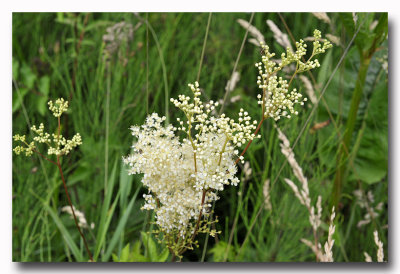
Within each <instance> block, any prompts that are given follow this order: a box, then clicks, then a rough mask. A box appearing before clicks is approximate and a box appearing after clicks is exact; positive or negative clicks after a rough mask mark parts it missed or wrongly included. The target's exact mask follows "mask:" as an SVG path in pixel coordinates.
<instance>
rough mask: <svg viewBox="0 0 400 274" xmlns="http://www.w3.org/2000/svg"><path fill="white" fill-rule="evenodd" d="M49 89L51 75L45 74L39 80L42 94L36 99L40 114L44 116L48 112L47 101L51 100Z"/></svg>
mask: <svg viewBox="0 0 400 274" xmlns="http://www.w3.org/2000/svg"><path fill="white" fill-rule="evenodd" d="M49 91H50V77H49V76H47V75H46V76H43V77H42V78H40V80H39V92H40V93H41V96H40V97H39V98H38V100H37V101H36V103H37V110H38V112H39V113H40V115H42V116H44V115H45V114H46V112H47V102H48V100H49V96H48V95H49Z"/></svg>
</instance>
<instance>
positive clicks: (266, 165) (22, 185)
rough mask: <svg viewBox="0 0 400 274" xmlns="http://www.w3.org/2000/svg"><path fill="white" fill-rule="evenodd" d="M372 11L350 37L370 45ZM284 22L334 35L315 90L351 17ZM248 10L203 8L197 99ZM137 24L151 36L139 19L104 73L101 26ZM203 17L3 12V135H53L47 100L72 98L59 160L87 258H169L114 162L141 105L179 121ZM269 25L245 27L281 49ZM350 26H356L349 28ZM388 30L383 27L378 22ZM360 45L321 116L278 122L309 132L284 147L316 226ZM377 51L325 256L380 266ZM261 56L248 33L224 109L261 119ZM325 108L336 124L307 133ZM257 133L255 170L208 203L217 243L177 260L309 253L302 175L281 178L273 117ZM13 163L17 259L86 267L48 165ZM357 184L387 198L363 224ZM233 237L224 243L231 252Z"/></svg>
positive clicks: (223, 68)
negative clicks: (9, 25) (33, 128)
mask: <svg viewBox="0 0 400 274" xmlns="http://www.w3.org/2000/svg"><path fill="white" fill-rule="evenodd" d="M381 15H382V14H358V24H360V22H361V23H362V24H365V26H362V28H361V31H360V35H359V36H358V37H357V39H358V42H357V43H358V44H368V43H370V42H369V41H370V39H371V37H370V35H368V33H369V26H370V24H371V23H372V22H373V21H374V20H379V18H380V16H381ZM281 16H282V18H283V19H284V21H285V24H287V26H288V28H289V29H290V31H291V33H292V34H293V36H294V37H295V39H296V40H298V39H300V38H303V37H307V36H312V33H313V30H314V29H315V28H318V29H319V30H321V31H322V33H323V35H325V34H327V33H331V34H334V35H336V36H339V37H340V38H341V45H336V46H334V47H333V48H332V49H331V50H329V53H328V54H326V55H324V56H323V57H322V59H319V60H320V63H321V64H322V65H321V68H319V69H316V70H314V71H313V77H314V78H315V79H316V83H317V86H318V87H319V91H322V87H324V86H325V84H326V83H327V81H328V79H329V78H330V76H331V75H332V73H333V71H334V68H335V67H336V65H337V64H338V61H339V59H340V57H341V56H342V54H343V52H344V50H345V47H346V46H347V45H348V44H349V42H350V40H351V38H352V35H353V33H354V31H355V29H356V28H357V25H356V26H355V27H354V23H352V22H351V19H349V18H351V14H336V13H335V14H329V17H330V19H331V21H332V23H331V24H326V23H324V22H322V21H320V20H318V19H317V18H316V17H315V16H313V15H312V14H311V13H286V14H285V13H284V14H281ZM386 16H387V14H386ZM250 17H251V14H250V13H214V14H212V16H211V21H210V22H211V23H210V26H209V33H208V38H207V44H206V47H205V53H204V60H203V64H202V68H201V73H200V81H199V82H200V86H201V87H202V88H203V90H204V96H205V98H204V101H206V100H207V99H213V100H218V99H221V98H223V96H224V94H225V86H226V83H227V81H228V80H229V78H230V76H231V74H232V70H233V67H234V64H235V61H236V59H237V56H238V53H239V50H240V47H241V44H242V41H243V38H244V35H245V33H246V29H244V28H243V27H241V26H240V25H239V24H238V23H237V21H236V20H237V19H239V18H241V19H244V20H247V21H248V20H249V19H250ZM146 18H148V22H149V26H150V30H149V31H147V28H146V24H142V25H140V26H139V25H138V28H137V30H136V31H135V32H134V36H133V39H132V40H131V41H129V42H128V43H124V44H122V45H121V47H120V48H119V50H118V53H116V54H115V55H113V56H112V58H111V61H110V63H109V66H108V67H107V65H106V63H105V61H104V58H103V57H104V49H105V44H104V43H103V40H102V38H103V35H104V34H105V33H106V28H107V27H110V26H112V25H114V24H115V23H118V22H121V21H125V22H127V23H131V24H132V25H133V26H136V25H137V24H139V23H140V22H143V21H144V20H145V19H146ZM208 18H209V14H208V13H150V14H148V15H147V14H145V13H140V14H133V13H90V14H88V13H14V14H13V34H12V35H13V37H12V41H13V44H12V49H13V53H12V54H13V69H12V71H13V108H12V111H13V125H12V127H13V134H16V133H20V134H29V132H28V129H29V126H28V124H36V125H38V124H39V123H40V122H43V123H44V124H45V126H46V128H50V129H51V130H55V129H56V120H55V119H54V118H53V117H51V114H50V112H49V111H48V109H47V101H48V100H50V99H56V98H59V97H64V98H66V99H68V100H69V101H70V110H69V111H68V113H67V115H65V116H63V120H62V131H63V134H64V135H66V136H67V137H72V135H73V134H74V133H76V132H79V133H80V134H81V136H82V139H83V144H82V145H81V146H80V147H79V148H78V149H76V150H75V151H73V153H71V154H70V155H68V157H65V158H64V159H63V163H62V165H63V168H64V172H65V174H66V180H67V185H68V187H69V189H70V192H71V194H72V200H73V203H74V205H75V207H76V208H77V209H79V210H81V211H83V212H84V213H85V215H86V219H87V220H88V223H91V222H93V223H94V224H95V227H94V229H85V230H84V233H85V235H86V238H87V239H88V241H89V247H90V249H91V251H92V252H93V253H94V256H95V258H96V259H97V261H113V260H114V261H157V260H158V261H160V260H161V261H165V260H168V258H167V257H166V253H165V252H164V251H165V250H164V249H163V247H162V246H161V245H159V243H157V242H156V241H155V240H154V238H153V236H148V235H147V234H144V233H141V232H143V231H149V230H150V229H151V228H152V224H151V220H152V219H153V218H154V217H153V216H151V214H149V213H147V212H144V211H141V210H140V207H141V205H142V204H143V199H142V194H143V193H145V189H144V188H143V187H142V186H141V184H140V178H141V177H140V176H128V175H127V173H126V171H125V167H124V166H123V164H122V161H121V159H122V156H124V155H127V154H128V153H129V152H130V146H131V144H132V141H133V140H132V136H131V135H130V130H129V127H130V126H131V125H134V124H142V123H143V122H144V119H145V117H146V115H147V114H148V113H152V112H158V113H159V114H161V115H168V116H169V118H170V121H172V122H173V121H174V120H175V118H177V117H181V115H182V114H181V113H179V111H177V110H176V109H174V107H173V106H172V105H169V97H174V98H176V97H177V96H178V94H189V92H190V91H189V89H188V87H187V83H189V82H194V81H195V80H196V78H197V73H198V69H199V64H200V59H201V52H202V49H203V42H204V36H205V32H206V29H207V21H208ZM267 19H270V20H272V21H273V22H275V23H276V24H277V26H278V27H279V28H280V29H281V30H282V31H283V32H286V30H285V25H284V23H283V21H282V19H281V17H280V15H279V14H276V13H255V15H254V20H253V22H252V24H253V25H254V26H256V27H257V28H258V29H259V30H260V31H261V32H262V33H263V35H264V36H265V40H266V43H267V44H268V45H270V47H271V48H272V51H274V52H276V53H277V55H278V56H279V55H280V53H281V52H282V51H283V50H284V49H283V48H282V47H281V46H280V45H279V44H278V43H277V42H276V41H275V39H274V37H273V33H272V32H271V31H270V29H269V28H268V26H267V24H266V20H267ZM386 20H387V19H386ZM351 24H353V27H354V29H353V30H351V29H349V27H348V26H349V25H351ZM384 28H386V31H387V21H386V25H385V26H384ZM151 30H153V31H154V32H152V31H151ZM352 32H353V33H352ZM147 37H148V39H147ZM147 43H148V44H147ZM157 43H158V44H159V48H158V47H157ZM357 43H356V44H353V45H352V46H351V47H350V49H349V52H348V54H347V55H346V56H345V59H344V61H343V63H342V65H341V66H340V67H339V69H338V70H337V72H336V74H334V75H333V78H332V81H331V82H330V84H329V86H328V87H327V89H326V92H325V93H324V97H323V100H321V101H320V103H319V105H318V108H317V111H315V112H312V107H313V105H312V104H311V102H309V103H308V104H306V105H305V107H304V108H303V109H301V110H300V111H299V116H298V117H294V118H293V119H290V120H284V121H280V122H279V123H278V126H279V127H280V128H281V129H282V131H283V132H284V133H285V134H286V135H287V137H288V138H289V140H290V141H291V144H293V142H294V141H295V140H296V139H297V138H298V136H299V133H300V131H301V129H302V128H303V126H305V131H304V134H302V135H300V139H299V141H298V143H297V145H296V147H295V149H294V152H295V155H296V159H297V161H298V162H299V164H300V166H301V167H302V168H303V171H304V174H305V176H306V177H307V178H308V179H309V187H310V196H311V198H312V203H313V204H315V202H316V200H317V196H318V195H321V196H322V201H323V203H322V204H323V221H324V222H325V221H328V217H329V214H330V211H331V208H330V203H331V195H332V185H333V179H334V176H335V172H336V170H337V163H336V160H335V159H336V156H337V153H338V147H339V144H340V138H339V137H338V136H341V135H342V134H343V133H344V131H345V125H346V119H347V115H348V112H349V109H350V102H351V98H352V93H353V90H354V87H355V80H356V78H357V73H358V68H359V66H360V55H359V53H358V48H357V46H356V45H357ZM147 51H148V55H147ZM385 55H386V56H387V40H386V41H383V42H382V43H381V44H380V46H379V48H378V51H377V52H376V53H375V54H374V55H373V57H372V61H371V64H370V66H369V69H368V73H367V77H366V81H365V82H366V83H365V86H364V92H363V95H362V99H361V103H360V107H359V109H358V112H357V121H356V129H355V132H354V136H353V139H352V145H351V147H350V157H349V163H351V164H350V165H349V168H348V171H347V173H346V177H345V184H344V187H343V193H342V196H341V200H340V204H339V207H340V213H339V212H338V216H337V219H336V222H335V223H336V232H335V235H334V239H335V246H334V249H333V252H334V258H335V261H346V262H347V261H364V255H363V252H364V251H366V252H368V253H369V254H370V255H371V256H372V257H373V259H374V260H376V256H375V255H376V246H375V244H374V242H373V231H374V230H378V232H379V235H380V238H381V240H382V241H383V243H384V251H385V259H386V260H387V259H388V253H387V251H388V247H387V244H388V243H387V224H388V213H387V212H388V210H387V205H388V197H387V193H388V176H387V169H388V157H387V153H388V109H387V105H388V104H387V100H388V82H387V72H385V70H384V69H382V64H381V62H380V61H379V58H383V57H384V56H385ZM386 58H387V57H386ZM259 60H260V52H259V49H257V48H256V47H255V46H254V45H253V44H251V43H248V42H247V41H246V43H245V44H244V48H243V52H242V53H241V56H240V59H239V61H238V65H237V71H238V72H240V81H239V82H238V84H237V85H236V88H235V90H234V91H233V92H232V93H231V94H230V97H232V96H236V95H240V98H241V100H240V101H238V102H235V103H229V102H228V104H227V105H226V106H225V112H226V113H227V115H229V116H232V117H236V115H237V112H238V110H239V108H241V107H242V108H244V109H246V110H248V112H249V114H250V115H251V116H252V117H254V118H255V119H258V118H257V117H258V116H259V115H260V110H259V108H258V107H257V99H256V95H257V94H258V88H257V85H256V77H257V69H256V68H255V67H254V63H255V62H258V61H259ZM147 64H148V66H147ZM147 68H148V76H147V73H146V72H147ZM307 76H309V75H307ZM294 87H297V88H298V89H300V90H303V91H304V89H305V88H304V86H303V84H302V82H301V81H300V80H299V79H295V82H294ZM107 91H108V92H109V95H110V97H109V101H108V100H107ZM21 99H22V100H21ZM21 102H23V104H22V103H21ZM166 103H168V105H167V104H166ZM166 110H167V111H168V112H167V113H166ZM107 113H108V114H107ZM107 115H109V122H107ZM310 115H311V116H310ZM330 115H332V117H333V118H334V123H333V121H331V123H330V124H329V125H328V126H326V127H324V128H322V129H320V130H318V131H317V132H316V133H312V132H310V129H311V127H313V126H314V125H315V124H316V123H320V122H324V121H327V120H328V119H330ZM308 117H310V121H309V123H307V124H306V121H307V118H308ZM334 125H336V126H334ZM338 132H339V134H338ZM261 134H262V138H261V139H260V140H257V141H256V142H255V143H253V144H252V145H251V147H250V149H249V150H248V152H247V153H246V155H245V156H246V157H245V159H246V160H247V161H249V162H250V166H251V168H252V175H251V177H250V178H248V179H246V178H244V175H239V176H240V177H241V179H242V180H241V184H240V185H239V186H238V187H228V188H227V189H226V190H225V191H224V192H223V193H221V199H220V200H219V201H218V202H217V203H216V206H215V215H217V216H218V217H219V220H220V221H219V223H218V225H217V228H218V229H219V230H220V231H221V234H219V235H218V238H217V239H214V238H205V237H204V236H202V237H200V238H199V244H200V247H199V248H198V249H195V250H194V251H191V252H186V253H185V254H184V259H183V260H184V261H201V260H205V261H210V262H212V261H224V260H227V261H247V262H254V261H255V262H274V261H278V262H287V261H296V262H298V261H301V262H302V261H315V256H314V255H313V253H312V251H311V250H310V249H309V248H308V247H307V246H305V245H304V244H303V243H301V241H300V239H302V238H305V239H310V240H311V239H312V229H311V226H310V224H309V221H308V212H307V210H306V208H305V207H304V206H302V205H300V203H299V202H298V200H297V199H296V198H295V196H294V194H293V192H292V190H291V189H290V188H289V187H288V186H287V185H286V184H285V183H284V180H283V179H284V178H290V179H292V180H294V182H295V183H298V182H297V181H295V177H294V176H293V172H292V170H291V169H290V167H289V166H288V165H286V166H284V167H283V170H282V172H280V169H281V167H282V166H283V165H284V164H285V162H286V159H285V157H284V156H283V155H282V153H281V152H280V146H279V140H278V138H277V132H276V130H275V129H274V126H273V122H272V121H267V122H266V123H265V124H264V126H263V128H262V131H261ZM106 135H108V148H107V147H106V145H105V144H106ZM106 150H107V153H106ZM12 165H13V171H12V172H13V207H12V208H13V213H12V214H13V221H12V225H13V261H26V262H31V261H42V262H46V261H57V262H58V261H87V260H88V258H87V254H86V253H85V249H84V246H83V242H82V241H81V239H80V236H79V234H78V232H77V231H76V228H75V227H74V223H73V220H72V219H71V218H70V217H69V216H68V215H66V214H65V213H62V212H61V211H60V209H61V207H63V206H65V205H67V201H66V197H65V194H64V192H63V189H62V183H61V180H60V178H59V174H58V171H57V169H56V167H55V166H52V165H51V164H50V163H47V162H46V161H42V160H40V158H38V157H32V158H25V157H24V156H22V157H21V156H20V157H16V156H13V159H12ZM105 178H107V179H106V180H105ZM266 179H270V180H271V183H272V185H271V190H270V191H271V192H270V198H271V204H272V210H264V209H262V207H263V206H264V205H263V200H264V196H263V185H264V182H265V180H266ZM360 187H361V188H362V189H363V191H364V192H365V193H367V192H368V191H371V193H373V195H374V202H373V203H372V204H371V206H376V205H377V204H378V203H379V202H383V203H384V206H383V209H382V210H381V211H379V213H380V214H379V216H377V217H375V218H374V220H373V222H371V223H370V224H367V225H365V226H362V227H361V228H358V227H357V223H358V221H360V220H362V219H363V218H364V215H365V214H366V211H365V209H361V208H360V207H359V206H358V205H357V201H356V198H355V196H354V194H353V191H354V190H356V189H359V188H360ZM260 208H261V209H260ZM322 228H323V231H322V233H321V234H320V235H319V238H320V242H321V244H323V243H324V242H325V240H326V238H327V230H328V224H326V223H323V225H322ZM230 235H231V237H232V238H231V242H232V245H231V246H230V247H229V248H227V247H228V242H229V238H230ZM205 243H207V244H205Z"/></svg>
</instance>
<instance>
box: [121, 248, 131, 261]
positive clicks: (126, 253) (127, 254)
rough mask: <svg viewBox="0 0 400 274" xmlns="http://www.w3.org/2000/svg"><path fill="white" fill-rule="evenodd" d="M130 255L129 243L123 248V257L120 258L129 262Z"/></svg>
mask: <svg viewBox="0 0 400 274" xmlns="http://www.w3.org/2000/svg"><path fill="white" fill-rule="evenodd" d="M129 257H130V249H129V243H128V244H127V245H126V246H125V247H124V248H123V249H122V252H121V257H120V258H119V260H120V262H129V261H130V260H129Z"/></svg>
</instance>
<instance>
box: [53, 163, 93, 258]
mask: <svg viewBox="0 0 400 274" xmlns="http://www.w3.org/2000/svg"><path fill="white" fill-rule="evenodd" d="M56 165H57V167H58V170H59V171H60V175H61V180H62V182H63V186H64V190H65V194H66V195H67V199H68V203H69V206H70V207H71V211H72V215H73V216H74V220H75V225H76V228H77V229H78V231H79V233H80V234H81V237H82V239H83V242H84V244H85V248H86V251H87V252H88V254H89V259H90V261H91V262H93V257H92V253H91V252H90V250H89V247H88V244H87V242H86V238H85V236H84V235H83V233H82V231H81V229H80V227H79V225H78V220H77V218H76V215H75V211H74V207H73V205H72V202H71V198H70V196H69V193H68V189H67V184H66V183H65V179H64V174H63V172H62V168H61V164H60V156H57V163H56Z"/></svg>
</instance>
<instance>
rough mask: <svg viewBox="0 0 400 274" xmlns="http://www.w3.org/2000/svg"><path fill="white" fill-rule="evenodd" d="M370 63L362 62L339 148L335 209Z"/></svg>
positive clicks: (364, 60) (368, 61) (334, 190)
mask: <svg viewBox="0 0 400 274" xmlns="http://www.w3.org/2000/svg"><path fill="white" fill-rule="evenodd" d="M370 61H371V58H370V57H367V58H364V59H362V61H361V66H360V69H359V71H358V76H357V81H356V86H355V88H354V91H353V96H352V99H351V105H350V110H349V114H348V116H347V123H346V129H345V134H344V136H343V142H342V143H341V145H340V147H339V153H338V156H337V162H336V165H337V166H338V169H337V170H336V175H335V181H334V185H333V192H332V205H333V206H335V208H338V204H339V201H340V196H341V194H342V188H343V182H344V178H343V177H344V174H345V172H346V170H347V165H346V163H347V158H348V155H347V154H349V153H350V151H349V146H350V143H351V139H352V136H353V133H354V127H355V123H356V119H357V112H358V108H359V105H360V101H361V97H362V95H363V91H364V85H365V78H366V76H367V71H368V67H369V64H370ZM346 152H347V153H346Z"/></svg>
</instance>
